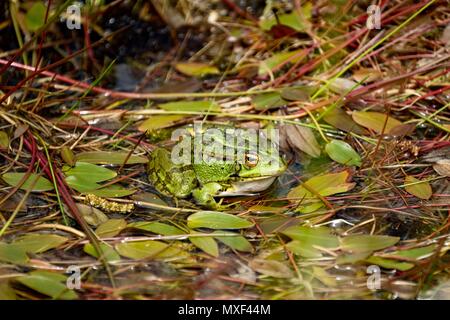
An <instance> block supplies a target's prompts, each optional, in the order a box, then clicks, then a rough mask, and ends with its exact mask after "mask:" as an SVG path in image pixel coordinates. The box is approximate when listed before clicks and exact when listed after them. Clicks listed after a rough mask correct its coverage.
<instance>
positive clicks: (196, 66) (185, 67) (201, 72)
mask: <svg viewBox="0 0 450 320" xmlns="http://www.w3.org/2000/svg"><path fill="white" fill-rule="evenodd" d="M175 69H177V70H178V71H179V72H181V73H184V74H185V75H188V76H193V77H203V76H206V75H209V74H219V73H220V71H219V69H217V67H215V66H211V65H209V64H206V63H199V62H179V63H176V64H175Z"/></svg>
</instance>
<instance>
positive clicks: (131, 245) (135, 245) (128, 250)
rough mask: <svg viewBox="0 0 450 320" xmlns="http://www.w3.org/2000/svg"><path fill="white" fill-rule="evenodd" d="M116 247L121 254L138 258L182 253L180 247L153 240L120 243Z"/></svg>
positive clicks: (161, 257)
mask: <svg viewBox="0 0 450 320" xmlns="http://www.w3.org/2000/svg"><path fill="white" fill-rule="evenodd" d="M115 248H116V250H117V252H118V253H119V254H120V255H121V256H124V257H127V258H130V259H137V260H140V259H148V258H151V259H167V258H174V257H178V256H180V254H181V253H182V251H181V250H180V249H178V248H175V247H173V246H170V245H168V244H166V243H164V242H160V241H153V240H148V241H135V242H125V243H119V244H117V245H116V246H115Z"/></svg>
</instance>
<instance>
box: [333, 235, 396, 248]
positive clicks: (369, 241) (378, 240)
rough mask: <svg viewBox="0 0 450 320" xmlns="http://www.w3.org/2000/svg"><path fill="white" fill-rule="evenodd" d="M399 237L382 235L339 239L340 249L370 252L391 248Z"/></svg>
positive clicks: (352, 236) (353, 236)
mask: <svg viewBox="0 0 450 320" xmlns="http://www.w3.org/2000/svg"><path fill="white" fill-rule="evenodd" d="M399 240H400V238H399V237H391V236H383V235H366V234H361V235H351V236H347V237H345V238H342V239H341V249H342V250H344V251H351V252H371V251H376V250H381V249H385V248H388V247H390V246H393V245H394V244H396V243H397V242H398V241H399Z"/></svg>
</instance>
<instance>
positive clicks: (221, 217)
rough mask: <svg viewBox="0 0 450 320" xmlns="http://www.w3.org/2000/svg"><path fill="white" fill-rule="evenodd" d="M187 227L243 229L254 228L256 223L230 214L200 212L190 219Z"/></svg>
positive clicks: (192, 215)
mask: <svg viewBox="0 0 450 320" xmlns="http://www.w3.org/2000/svg"><path fill="white" fill-rule="evenodd" d="M187 225H188V227H189V228H192V229H195V228H209V229H243V228H251V227H253V225H254V223H253V222H250V221H248V220H245V219H243V218H240V217H237V216H235V215H232V214H228V213H223V212H216V211H199V212H196V213H194V214H191V215H190V216H189V217H188V219H187Z"/></svg>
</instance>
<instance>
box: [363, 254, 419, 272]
mask: <svg viewBox="0 0 450 320" xmlns="http://www.w3.org/2000/svg"><path fill="white" fill-rule="evenodd" d="M366 262H367V263H370V264H376V265H378V266H380V267H382V268H386V269H396V270H400V271H407V270H410V269H412V268H414V264H413V263H409V262H404V261H397V260H391V259H385V258H382V257H378V256H371V257H369V258H368V259H366Z"/></svg>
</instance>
